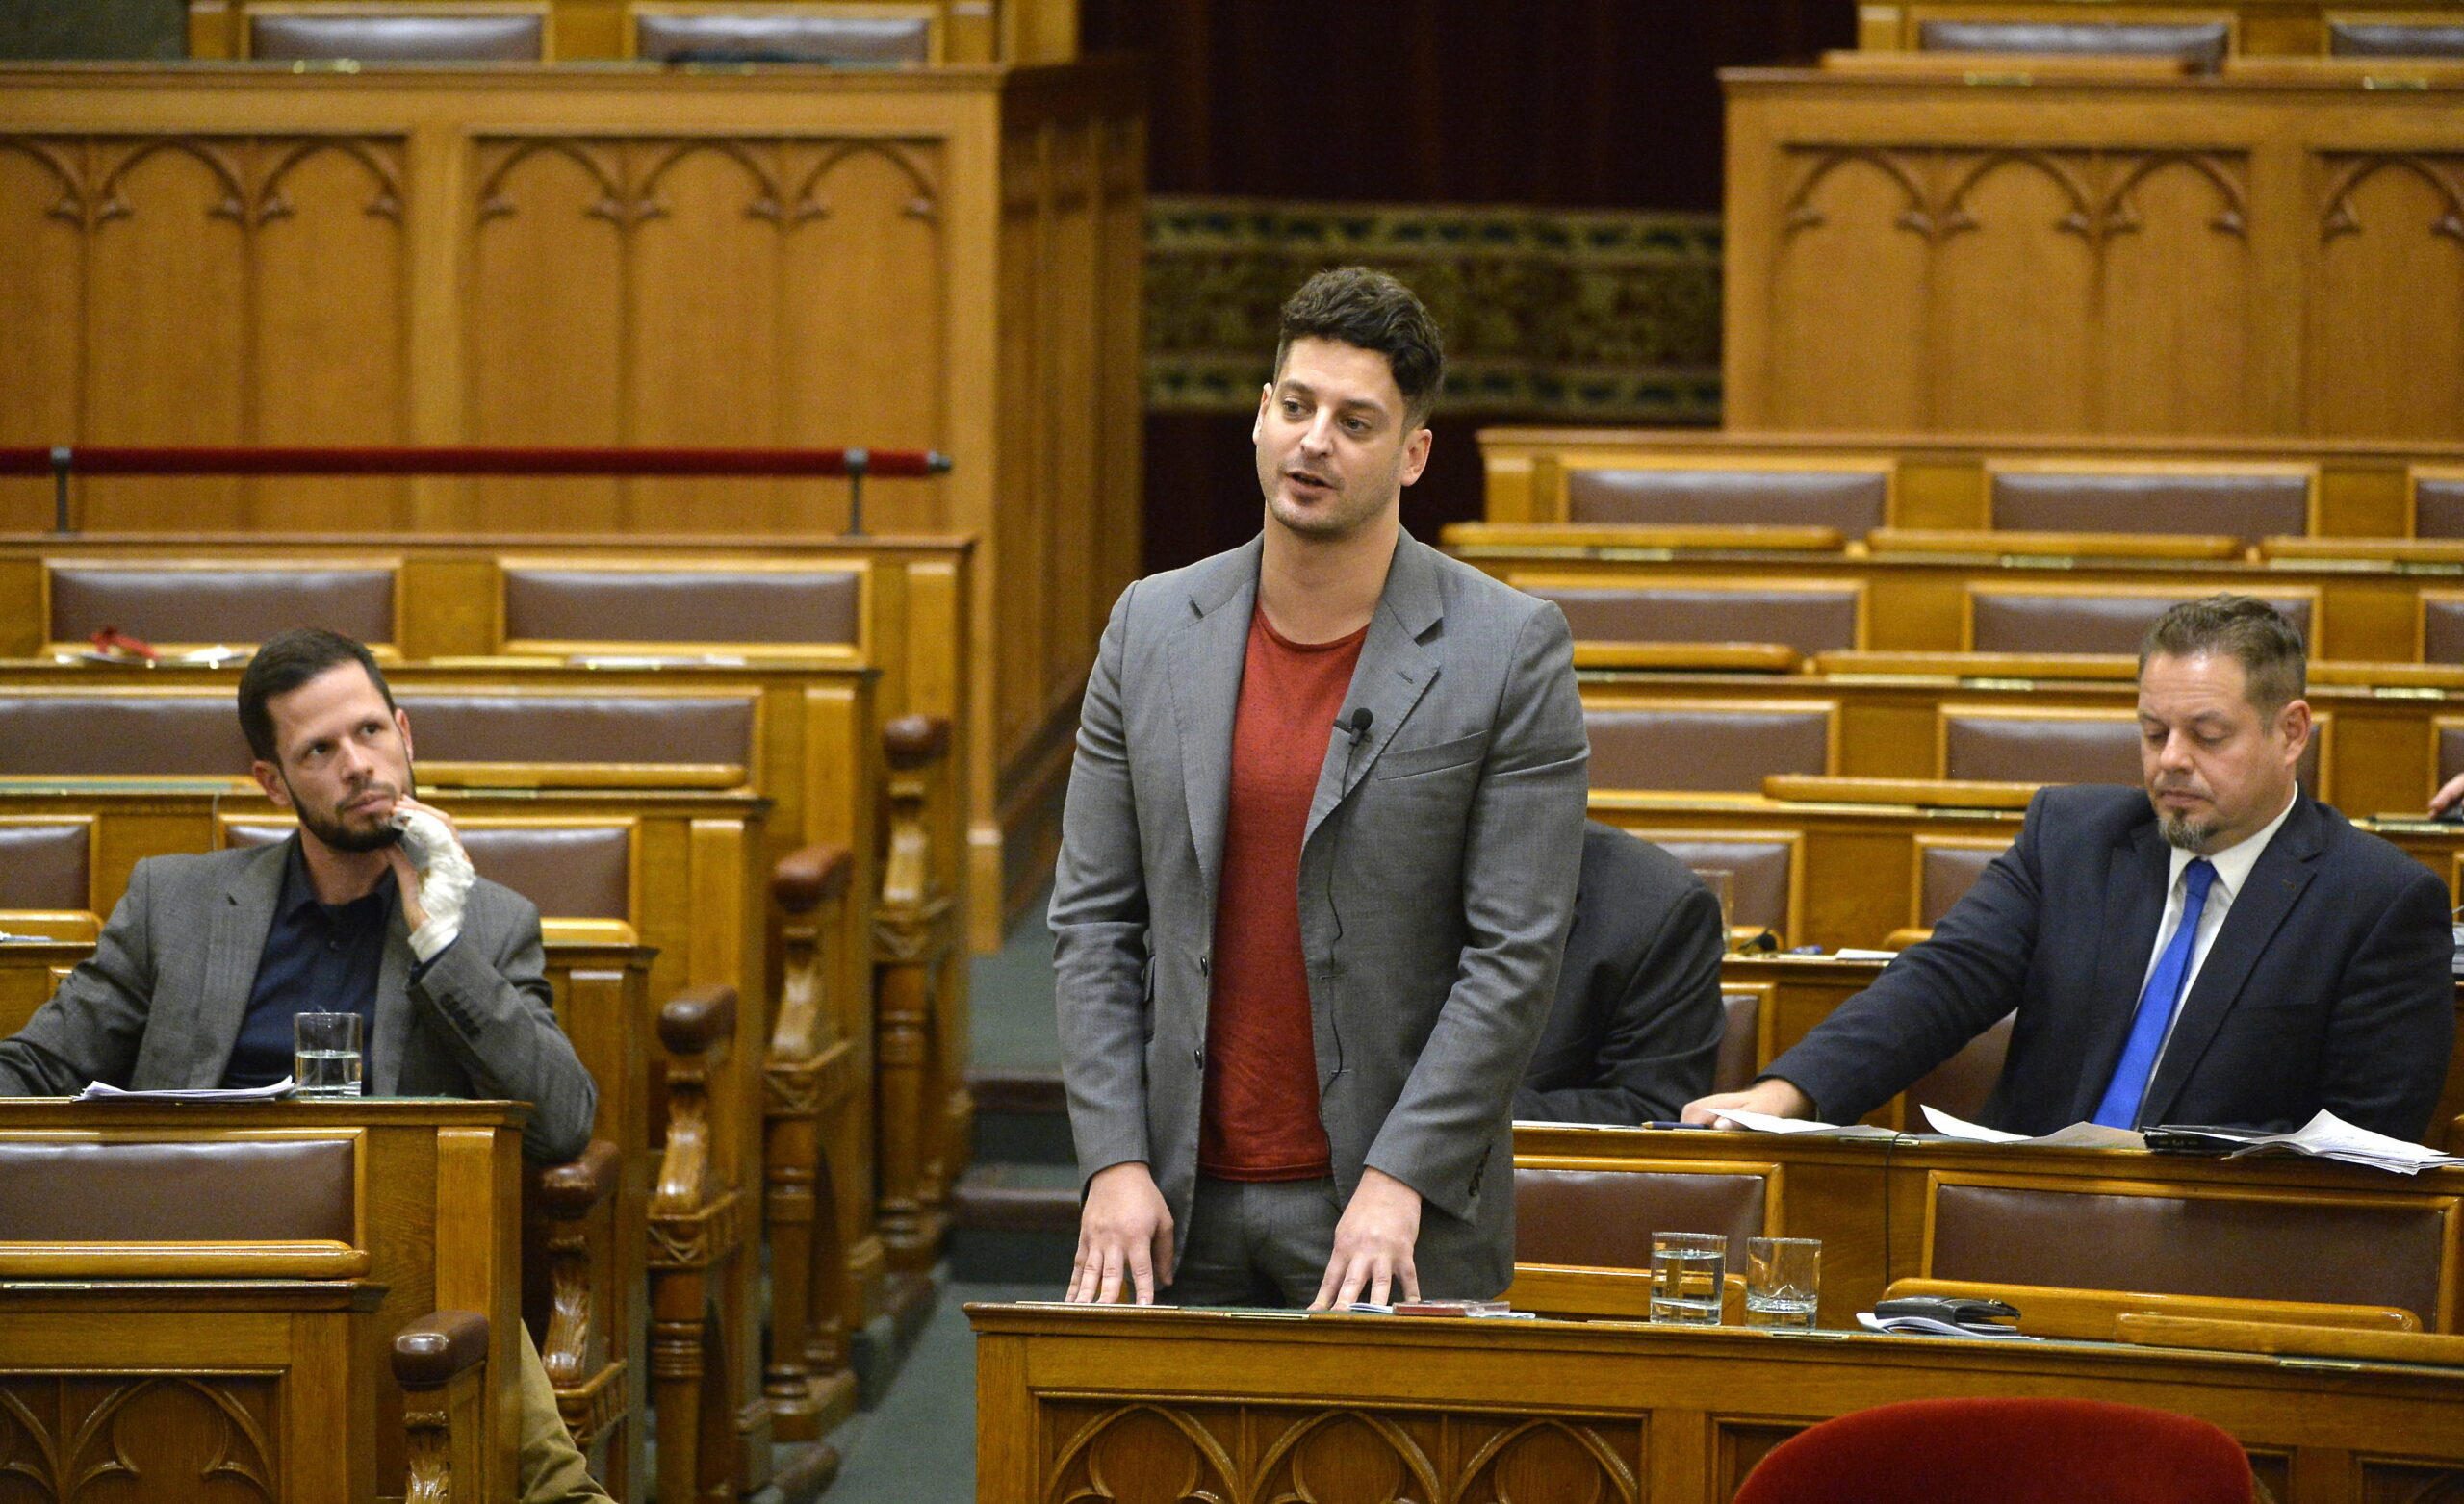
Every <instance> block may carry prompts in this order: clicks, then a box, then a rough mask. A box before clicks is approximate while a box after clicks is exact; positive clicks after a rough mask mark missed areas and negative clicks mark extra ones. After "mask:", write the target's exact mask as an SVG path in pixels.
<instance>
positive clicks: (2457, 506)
mask: <svg viewBox="0 0 2464 1504" xmlns="http://www.w3.org/2000/svg"><path fill="white" fill-rule="evenodd" d="M2413 536H2414V537H2416V538H2464V474H2458V473H2454V472H2442V473H2439V474H2432V475H2425V474H2422V473H2420V472H2415V473H2414V475H2413Z"/></svg>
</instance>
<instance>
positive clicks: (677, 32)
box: [633, 3, 933, 64]
mask: <svg viewBox="0 0 2464 1504" xmlns="http://www.w3.org/2000/svg"><path fill="white" fill-rule="evenodd" d="M633 56H635V57H637V58H643V59H646V60H648V61H651V62H654V63H665V62H669V61H671V60H675V59H692V60H695V61H700V62H750V63H869V64H885V63H918V64H921V63H930V62H932V61H933V23H932V17H931V16H930V14H929V13H920V12H919V13H917V14H914V15H832V14H829V13H824V12H815V11H803V10H790V9H786V8H784V7H782V8H779V9H775V10H774V9H771V8H768V7H764V6H748V7H745V8H744V9H741V10H732V9H730V8H729V7H728V6H727V5H726V4H724V3H713V4H711V5H710V6H709V7H708V8H707V10H706V12H705V11H702V10H699V9H697V10H695V11H693V12H689V13H688V12H680V11H665V10H661V11H639V12H636V13H634V15H633Z"/></svg>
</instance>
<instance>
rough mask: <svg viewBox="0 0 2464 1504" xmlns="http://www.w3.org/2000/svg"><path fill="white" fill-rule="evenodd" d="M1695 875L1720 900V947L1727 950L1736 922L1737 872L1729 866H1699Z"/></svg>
mask: <svg viewBox="0 0 2464 1504" xmlns="http://www.w3.org/2000/svg"><path fill="white" fill-rule="evenodd" d="M1694 876H1696V877H1698V878H1700V879H1703V886H1705V887H1707V888H1709V889H1710V890H1711V897H1713V898H1715V899H1718V900H1719V901H1720V948H1721V949H1722V950H1726V949H1728V945H1729V933H1730V929H1731V927H1732V926H1733V925H1734V924H1735V923H1736V873H1735V872H1734V871H1733V870H1732V869H1731V868H1727V867H1697V868H1695V869H1694Z"/></svg>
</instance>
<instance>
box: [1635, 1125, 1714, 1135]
mask: <svg viewBox="0 0 2464 1504" xmlns="http://www.w3.org/2000/svg"><path fill="white" fill-rule="evenodd" d="M1643 1126H1644V1127H1645V1128H1695V1129H1700V1130H1702V1131H1703V1132H1704V1133H1709V1132H1710V1131H1711V1125H1710V1124H1708V1123H1645V1124H1644V1125H1643Z"/></svg>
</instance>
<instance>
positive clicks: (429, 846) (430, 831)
mask: <svg viewBox="0 0 2464 1504" xmlns="http://www.w3.org/2000/svg"><path fill="white" fill-rule="evenodd" d="M394 828H396V829H398V830H399V831H401V832H402V850H403V851H404V852H405V853H407V854H409V856H410V858H411V865H412V866H414V867H416V868H418V869H419V874H420V907H422V908H424V909H425V910H427V922H426V923H425V924H423V925H421V926H420V927H419V928H418V929H417V930H412V931H411V954H412V955H413V956H418V957H419V958H420V960H421V961H422V962H426V961H431V960H434V959H435V958H436V955H437V953H438V952H439V951H442V950H444V949H445V948H446V947H447V946H449V945H451V944H452V943H453V940H454V937H455V936H457V935H459V934H460V933H461V932H462V905H464V904H465V903H467V902H468V901H469V900H470V897H471V884H472V883H473V882H475V881H476V880H478V876H479V875H478V874H477V873H475V872H473V871H472V870H471V858H470V856H469V855H468V854H465V853H464V852H463V850H462V843H461V842H459V841H457V840H455V839H454V838H453V832H452V831H451V830H449V829H448V828H446V825H445V822H444V821H442V820H439V819H438V818H437V817H436V816H434V815H432V814H429V813H428V812H427V811H426V810H424V809H399V810H396V811H395V813H394Z"/></svg>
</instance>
